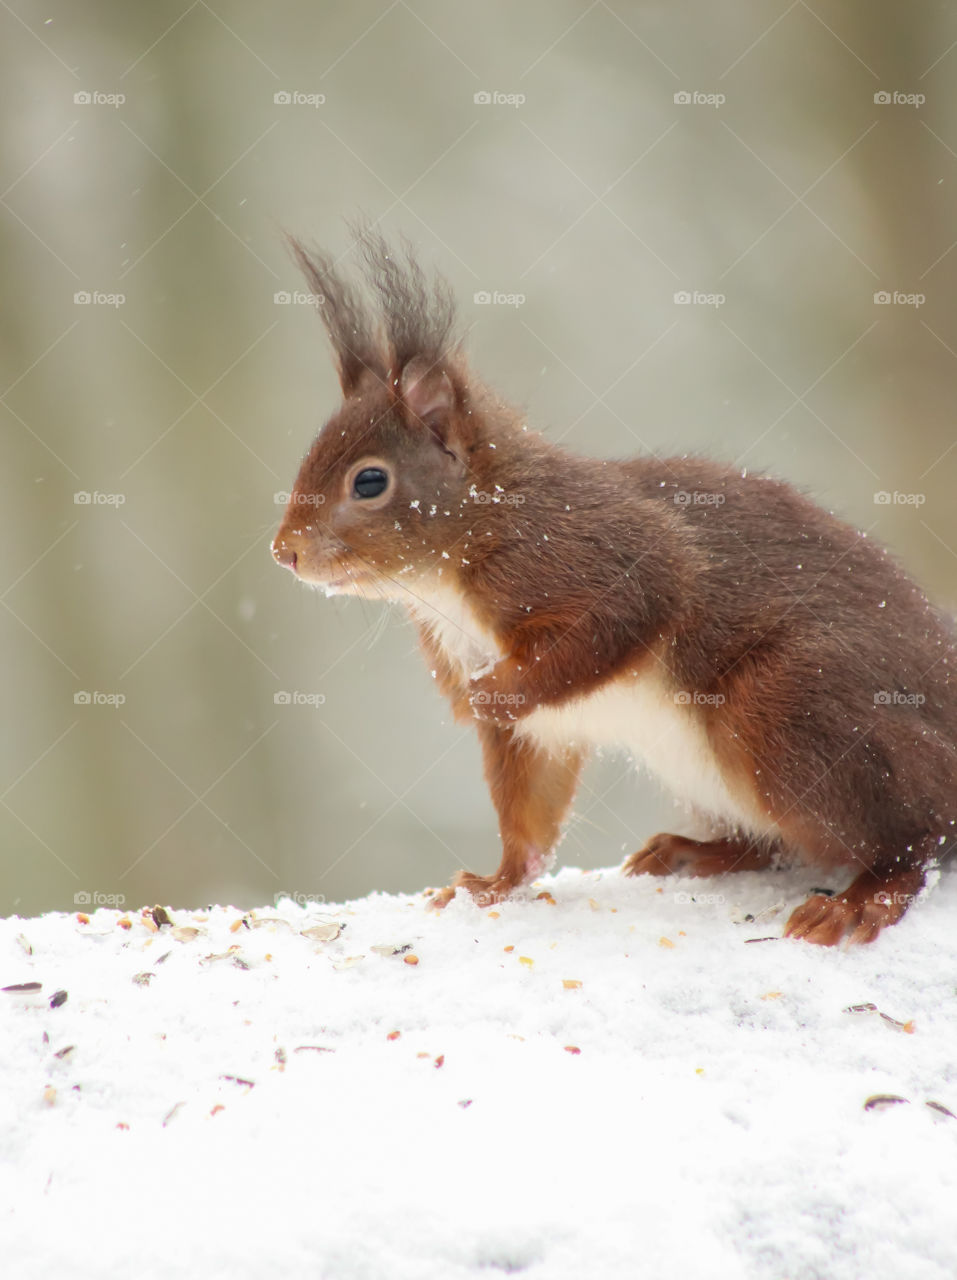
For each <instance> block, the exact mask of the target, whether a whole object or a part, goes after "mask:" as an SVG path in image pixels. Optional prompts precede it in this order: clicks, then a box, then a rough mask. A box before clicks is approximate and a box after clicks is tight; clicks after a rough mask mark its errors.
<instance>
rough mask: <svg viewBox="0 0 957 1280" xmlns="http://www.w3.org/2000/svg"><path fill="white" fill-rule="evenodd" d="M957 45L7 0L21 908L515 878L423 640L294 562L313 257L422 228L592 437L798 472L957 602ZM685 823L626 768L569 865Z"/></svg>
mask: <svg viewBox="0 0 957 1280" xmlns="http://www.w3.org/2000/svg"><path fill="white" fill-rule="evenodd" d="M955 46H957V9H955V8H954V6H952V5H946V4H938V3H930V2H929V0H917V2H916V3H912V4H908V5H906V6H905V5H900V4H898V3H891V2H890V0H883V2H881V0H851V2H849V3H842V4H840V5H825V4H823V2H822V0H815V3H813V4H812V3H804V0H795V2H794V3H788V2H787V0H773V2H772V3H768V0H761V2H760V3H759V2H758V0H737V2H736V3H727V2H723V3H715V2H713V0H707V2H706V0H692V2H690V3H685V4H681V5H676V4H673V3H666V2H665V0H661V2H659V3H628V2H627V0H608V2H607V3H606V2H605V0H596V2H595V3H592V4H586V3H581V4H575V3H571V2H570V0H527V2H526V3H523V4H514V3H507V0H491V2H489V3H484V4H474V3H471V4H466V3H460V2H458V0H457V2H455V3H449V2H445V3H439V0H408V2H407V0H393V2H392V3H388V2H387V0H353V3H350V4H348V5H342V4H331V3H322V2H320V3H315V2H313V3H305V2H304V0H303V2H299V0H280V2H279V3H275V4H270V5H261V4H256V3H253V2H252V0H214V2H212V3H206V2H205V0H196V2H195V3H190V0H178V2H177V3H171V2H160V3H153V4H149V5H131V4H128V3H120V2H119V0H116V2H115V3H96V2H93V3H83V4H77V3H75V2H71V3H67V2H66V0H52V2H51V3H49V4H45V5H43V6H39V5H37V4H36V3H29V2H25V0H10V3H8V4H4V5H3V6H2V9H0V50H2V52H0V70H2V74H0V99H2V103H3V116H2V120H3V123H2V134H0V145H2V155H0V261H2V272H3V284H4V288H3V297H2V304H0V305H2V317H3V318H2V326H3V327H2V333H3V342H2V348H0V391H2V396H0V419H2V432H0V439H2V450H3V452H2V464H0V465H2V475H3V481H4V495H3V515H4V536H3V538H2V540H0V604H2V608H0V646H2V653H3V669H4V676H5V678H4V690H5V692H4V702H5V723H6V731H5V733H4V734H3V739H2V746H0V850H2V852H0V911H2V912H4V913H10V912H17V913H19V914H29V913H33V912H39V911H42V910H49V909H73V906H74V902H75V900H76V901H80V902H82V901H83V898H82V897H80V898H79V899H75V895H78V894H79V895H84V894H89V895H100V899H99V900H100V901H105V900H109V896H110V895H114V896H117V895H122V896H123V897H124V898H125V901H126V905H128V906H136V905H139V904H141V903H144V902H148V903H153V902H157V901H159V902H164V903H168V904H172V905H187V904H190V905H197V904H205V903H207V902H211V901H219V902H225V901H231V902H234V903H236V904H238V905H244V906H252V905H256V904H262V903H263V902H268V901H270V900H271V899H272V898H273V895H274V894H276V893H278V892H283V891H285V892H290V893H294V894H298V895H300V896H302V897H307V896H310V895H312V896H316V897H319V896H325V897H326V898H328V899H330V900H336V899H341V898H343V897H345V896H358V895H361V894H364V893H366V892H368V891H371V890H374V889H383V890H395V889H404V890H414V889H417V888H420V887H422V886H424V885H426V884H430V883H431V884H439V883H444V882H445V881H447V880H448V878H449V877H450V876H451V875H452V874H453V873H454V872H455V871H456V870H457V869H458V868H459V867H460V866H462V865H466V866H468V867H470V868H471V869H474V870H477V871H489V870H492V869H493V868H494V866H495V865H496V864H497V858H498V848H497V840H496V824H495V818H494V814H493V812H492V809H491V805H490V803H489V801H488V799H487V796H486V793H485V788H484V784H483V782H482V779H481V773H480V764H479V753H478V749H477V745H476V743H475V742H474V740H473V735H472V734H471V732H470V730H468V729H467V728H462V727H461V726H456V725H454V724H452V722H451V719H450V716H449V714H448V712H447V710H446V706H445V704H444V703H443V702H442V701H441V699H440V698H439V696H438V694H437V693H436V691H435V690H434V688H433V687H432V682H431V680H430V679H429V677H428V674H427V671H426V669H425V666H424V664H423V662H422V661H421V659H420V658H419V656H418V653H417V650H416V642H415V635H414V632H413V630H412V628H411V625H410V624H409V623H407V622H406V621H405V619H404V618H403V617H402V616H400V615H399V614H397V613H396V614H389V613H387V612H385V611H384V610H383V609H382V608H380V607H378V606H375V605H372V604H364V603H361V602H356V601H328V600H325V599H324V598H322V597H321V596H318V595H315V594H312V593H310V592H308V591H307V590H305V589H303V588H301V587H298V586H297V584H295V583H294V582H293V580H292V579H291V577H290V576H289V574H288V573H284V572H281V571H280V570H279V569H278V568H277V567H276V566H275V565H274V564H273V563H272V560H271V557H270V554H269V541H270V538H271V536H272V533H273V532H274V530H275V527H276V526H277V524H278V521H279V518H280V515H281V511H282V508H281V506H279V505H277V504H276V502H275V500H274V495H275V494H277V493H281V492H282V491H284V490H288V489H289V488H290V487H291V484H292V480H293V477H294V475H295V472H296V469H297V465H298V462H299V459H300V457H301V455H302V453H303V452H304V450H305V449H306V447H307V446H308V444H309V441H310V439H311V436H312V435H313V433H314V432H315V430H316V429H317V427H318V426H319V425H320V424H321V422H322V421H323V419H324V417H325V416H327V415H328V414H329V413H330V412H331V411H332V410H333V408H334V407H335V405H336V403H337V384H336V381H335V377H334V374H333V370H332V366H331V362H330V359H329V356H328V352H327V349H326V346H325V341H324V335H323V333H322V330H321V326H320V324H319V321H318V319H317V318H316V316H315V314H314V313H313V311H312V310H311V309H310V307H309V306H308V305H305V304H301V303H298V302H297V301H295V300H293V301H284V300H283V298H282V295H283V294H287V295H288V294H291V293H294V291H296V290H297V289H302V288H303V285H302V282H301V281H300V280H298V279H297V276H296V272H295V270H294V268H293V266H292V264H291V262H290V260H289V258H288V256H287V254H286V252H285V250H284V248H283V244H282V232H283V231H284V230H288V231H291V232H294V233H296V234H299V235H302V236H305V237H308V238H311V239H313V240H314V241H316V242H318V243H321V244H323V245H325V246H327V247H329V248H331V249H333V250H334V251H335V252H337V253H339V252H342V253H346V252H347V251H348V249H349V238H348V233H347V231H346V228H345V226H344V223H343V217H344V216H348V215H353V214H355V213H356V212H357V211H363V212H364V213H365V214H366V215H367V216H368V217H369V218H370V219H372V220H373V221H377V222H379V226H380V228H381V229H382V230H384V231H385V232H386V233H388V234H396V233H398V232H405V233H406V234H407V235H408V236H409V237H410V238H411V239H412V240H413V242H414V243H415V244H416V245H417V246H418V247H419V250H420V253H421V256H422V258H423V259H424V261H425V262H426V263H429V264H432V265H434V266H436V267H438V268H440V269H441V270H442V271H443V272H444V273H445V274H446V275H447V276H448V277H449V279H450V280H451V281H452V283H453V285H454V287H455V289H456V291H457V292H458V294H459V297H460V299H461V306H462V314H463V318H464V321H465V324H466V326H467V327H468V328H469V330H470V336H469V344H470V347H471V351H472V354H473V359H474V364H475V366H476V368H477V369H478V370H479V371H480V372H481V373H482V374H483V375H484V376H485V377H486V378H487V380H488V381H490V382H491V383H492V384H493V385H494V386H496V387H497V388H498V389H500V391H501V392H502V393H503V394H504V395H506V396H508V397H510V398H511V399H513V400H514V401H515V402H517V403H519V404H522V405H524V406H527V410H528V414H529V418H530V421H531V422H532V424H533V425H537V426H540V427H541V428H543V429H545V430H546V431H547V432H548V433H549V434H550V435H551V437H552V438H553V439H555V440H561V441H563V442H564V443H565V444H567V445H568V446H569V447H572V448H574V449H577V450H580V451H583V452H591V453H597V454H602V455H621V454H630V453H633V452H637V451H639V450H652V451H658V452H681V451H687V450H699V451H702V452H705V453H708V454H712V455H714V456H716V457H719V458H723V459H729V460H732V461H737V462H738V463H740V465H742V466H748V467H755V468H769V469H771V470H773V471H775V472H777V473H778V474H780V475H782V476H784V477H787V478H789V479H790V480H792V481H794V482H795V483H797V484H798V485H800V486H802V487H804V488H805V489H807V490H808V491H810V492H811V493H813V494H814V495H816V496H817V497H818V498H819V499H820V500H821V501H822V502H823V503H824V504H826V505H827V506H830V507H832V508H834V509H835V510H837V511H839V512H841V513H842V514H844V515H846V516H847V517H848V518H850V519H851V520H853V521H854V522H856V523H858V524H859V525H861V526H862V527H864V528H866V529H868V530H872V531H873V534H874V536H876V537H880V538H882V539H884V540H885V541H887V542H889V543H890V544H891V545H892V546H893V547H894V549H895V550H896V552H897V553H898V554H899V555H900V556H901V557H902V558H903V560H904V561H905V563H906V564H907V565H908V566H909V567H910V569H911V570H912V571H913V572H914V573H915V574H916V575H917V576H918V577H919V578H920V579H921V580H922V581H923V582H924V583H925V584H926V586H927V587H928V589H929V590H930V592H931V594H932V595H933V596H934V597H935V598H936V599H937V600H938V601H939V602H940V603H941V604H942V605H944V606H945V607H946V608H947V609H948V610H951V611H952V610H953V609H954V606H955V597H957V587H955V583H957V505H955V501H954V481H955V477H957V447H955V445H957V431H955V425H954V411H953V406H954V391H955V369H957V365H955V361H957V313H955V309H954V305H953V300H954V298H955V296H957V281H955V267H957V253H955V252H954V244H955V237H957V218H955V200H954V193H955V187H957V115H955V111H954V100H955V95H957V74H955V73H957V47H955ZM277 95H278V97H277ZM380 220H381V221H380ZM485 294H497V295H501V297H500V298H499V300H498V301H491V302H482V301H481V300H479V301H476V300H475V298H476V295H478V296H479V298H480V299H481V297H482V296H483V295H485ZM276 295H280V298H279V300H278V301H277V298H276ZM689 295H690V300H687V299H688V298H689ZM875 295H877V297H875ZM888 298H889V300H884V299H888ZM682 299H684V300H682ZM881 494H885V495H887V494H889V495H891V501H880V500H875V495H881ZM76 495H81V497H80V498H77V496H76ZM82 495H89V498H90V500H89V501H83V500H82ZM895 495H896V496H895ZM283 693H286V694H299V695H309V697H308V698H307V699H306V700H303V699H302V698H301V697H300V699H299V700H298V701H297V700H293V701H292V702H289V703H283V702H282V701H280V702H278V703H277V701H276V700H275V699H276V695H277V694H283ZM83 695H87V696H88V700H85V699H84V697H83ZM312 695H314V696H312ZM120 699H123V701H122V702H121V701H120ZM676 821H677V822H680V821H681V819H680V817H677V816H675V815H674V814H673V813H672V811H671V808H670V805H669V802H668V800H667V798H665V797H663V796H661V795H659V794H658V793H657V791H656V790H655V788H654V787H653V786H652V785H650V784H637V785H636V783H635V781H634V779H633V778H632V777H631V774H630V769H629V767H628V765H627V762H625V761H622V760H615V759H606V760H600V761H596V762H594V763H593V765H592V766H591V767H590V769H589V771H588V773H587V775H586V777H585V783H584V786H583V788H582V790H581V793H580V797H579V802H578V805H577V811H576V818H575V821H574V823H573V824H572V827H571V829H570V831H569V835H568V837H567V839H566V842H565V844H564V846H563V851H562V857H563V859H564V861H566V862H576V863H579V864H582V865H588V866H599V865H608V864H612V863H615V862H617V861H619V860H620V858H621V857H622V855H623V854H624V853H627V852H631V851H632V850H634V849H635V848H637V847H638V846H639V845H640V844H641V843H642V842H643V840H644V838H645V837H646V836H647V835H649V834H651V833H653V832H654V831H656V830H658V829H661V828H666V827H668V826H669V825H672V824H673V823H674V822H676Z"/></svg>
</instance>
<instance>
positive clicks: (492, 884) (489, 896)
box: [427, 871, 517, 911]
mask: <svg viewBox="0 0 957 1280" xmlns="http://www.w3.org/2000/svg"><path fill="white" fill-rule="evenodd" d="M516 887H517V886H516V883H515V882H514V881H512V880H509V879H508V877H506V876H477V875H475V874H474V873H473V872H471V871H460V872H459V873H458V875H456V876H455V878H454V879H453V881H452V883H451V884H450V885H448V886H447V887H446V888H445V889H440V890H439V892H438V893H436V894H434V895H433V896H432V897H431V898H430V900H429V902H428V904H427V905H428V906H429V907H430V908H432V909H433V910H436V911H441V909H442V908H443V907H446V906H448V904H449V903H450V902H451V901H452V899H453V898H454V897H455V891H456V889H465V890H467V891H468V892H469V893H470V894H471V895H472V898H473V900H474V902H475V905H476V906H478V907H491V906H494V905H495V903H496V902H504V901H505V899H506V898H508V897H509V896H510V895H511V893H512V890H513V889H515V888H516Z"/></svg>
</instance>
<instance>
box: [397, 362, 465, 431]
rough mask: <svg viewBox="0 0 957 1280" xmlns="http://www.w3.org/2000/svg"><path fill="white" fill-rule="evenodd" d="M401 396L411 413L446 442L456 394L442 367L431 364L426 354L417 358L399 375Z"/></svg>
mask: <svg viewBox="0 0 957 1280" xmlns="http://www.w3.org/2000/svg"><path fill="white" fill-rule="evenodd" d="M399 395H400V397H401V399H402V403H403V404H404V405H405V407H406V408H407V409H408V410H409V412H410V413H412V414H413V415H414V416H415V417H416V418H418V419H419V420H420V421H421V422H423V423H424V424H425V426H427V427H428V428H429V429H430V430H431V431H433V432H435V434H436V435H437V436H438V437H439V439H440V440H441V441H442V443H443V444H445V443H446V437H447V435H448V431H449V426H450V421H449V419H450V417H451V415H452V412H453V410H454V409H455V407H456V395H455V387H454V386H453V385H452V379H451V378H450V377H449V375H448V374H447V373H446V372H445V370H444V369H443V368H442V366H441V365H437V364H436V365H433V364H430V363H429V361H428V360H426V359H425V358H424V357H423V356H415V357H413V359H411V360H410V361H409V362H408V364H406V366H405V368H404V369H403V370H402V373H401V374H400V376H399Z"/></svg>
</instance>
